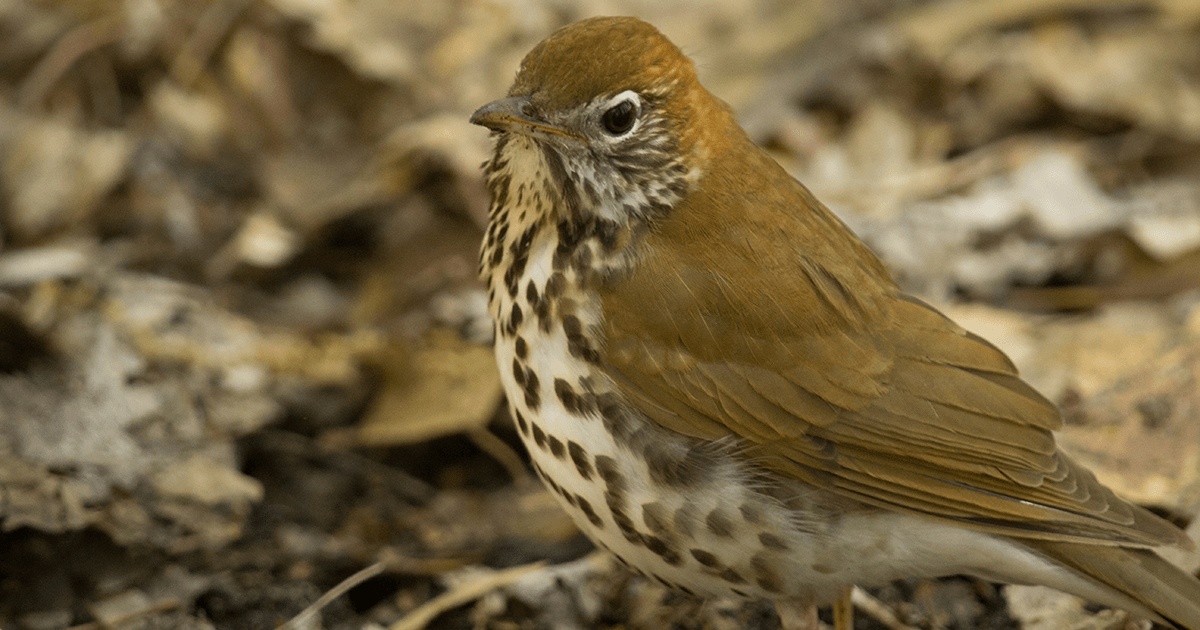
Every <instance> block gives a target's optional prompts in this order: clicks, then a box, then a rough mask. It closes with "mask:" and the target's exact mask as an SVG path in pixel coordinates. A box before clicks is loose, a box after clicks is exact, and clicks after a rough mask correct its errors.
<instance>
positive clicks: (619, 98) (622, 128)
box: [600, 90, 642, 137]
mask: <svg viewBox="0 0 1200 630" xmlns="http://www.w3.org/2000/svg"><path fill="white" fill-rule="evenodd" d="M641 105H642V99H641V97H639V96H638V95H637V92H634V91H633V90H625V91H624V92H621V93H620V94H618V95H616V96H614V97H612V98H610V99H608V101H607V102H606V103H605V104H604V106H603V107H602V108H601V109H603V113H602V114H600V123H601V124H602V125H603V126H604V130H605V131H606V132H607V133H608V134H609V135H612V136H616V137H619V136H623V135H626V134H628V133H629V132H631V131H633V129H634V127H636V126H637V122H638V114H640V113H641V110H642V107H641Z"/></svg>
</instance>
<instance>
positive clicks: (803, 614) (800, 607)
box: [775, 601, 821, 630]
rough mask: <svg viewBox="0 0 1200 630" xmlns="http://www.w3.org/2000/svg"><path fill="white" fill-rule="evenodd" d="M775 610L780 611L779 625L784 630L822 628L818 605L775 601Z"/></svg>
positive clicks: (817, 629)
mask: <svg viewBox="0 0 1200 630" xmlns="http://www.w3.org/2000/svg"><path fill="white" fill-rule="evenodd" d="M775 611H776V612H778V613H779V625H780V626H781V627H782V629H783V630H820V628H821V621H820V620H819V619H817V605H816V604H813V603H811V602H810V603H800V602H797V601H778V602H775Z"/></svg>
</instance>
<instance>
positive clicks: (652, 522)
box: [642, 503, 671, 538]
mask: <svg viewBox="0 0 1200 630" xmlns="http://www.w3.org/2000/svg"><path fill="white" fill-rule="evenodd" d="M642 522H643V523H645V524H646V527H647V528H649V529H650V531H651V532H653V533H654V534H655V535H657V536H662V537H664V538H669V537H670V536H671V528H670V527H668V526H667V518H666V514H665V510H664V509H663V506H662V504H661V503H643V504H642Z"/></svg>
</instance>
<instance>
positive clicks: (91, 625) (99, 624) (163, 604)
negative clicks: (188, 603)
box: [67, 597, 179, 630]
mask: <svg viewBox="0 0 1200 630" xmlns="http://www.w3.org/2000/svg"><path fill="white" fill-rule="evenodd" d="M175 608H179V600H178V599H175V598H174V597H168V598H167V599H164V600H160V601H157V602H155V603H153V604H150V605H149V606H146V607H145V608H142V609H141V610H135V611H133V612H129V613H125V614H124V615H120V616H118V617H113V618H111V619H103V620H99V619H98V620H96V621H89V622H87V623H81V624H79V625H77V626H71V627H70V628H67V630H103V629H105V628H116V627H120V626H121V625H123V624H125V623H127V622H129V621H133V620H134V619H137V618H139V617H145V616H146V615H151V614H154V613H159V612H166V611H168V610H172V609H175Z"/></svg>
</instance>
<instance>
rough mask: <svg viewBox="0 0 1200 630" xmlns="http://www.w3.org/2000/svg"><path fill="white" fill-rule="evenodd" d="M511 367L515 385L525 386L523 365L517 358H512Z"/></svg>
mask: <svg viewBox="0 0 1200 630" xmlns="http://www.w3.org/2000/svg"><path fill="white" fill-rule="evenodd" d="M512 367H513V380H514V381H516V382H517V385H520V386H522V387H524V386H525V367H524V366H522V365H521V362H520V361H518V360H517V359H513V366H512Z"/></svg>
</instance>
